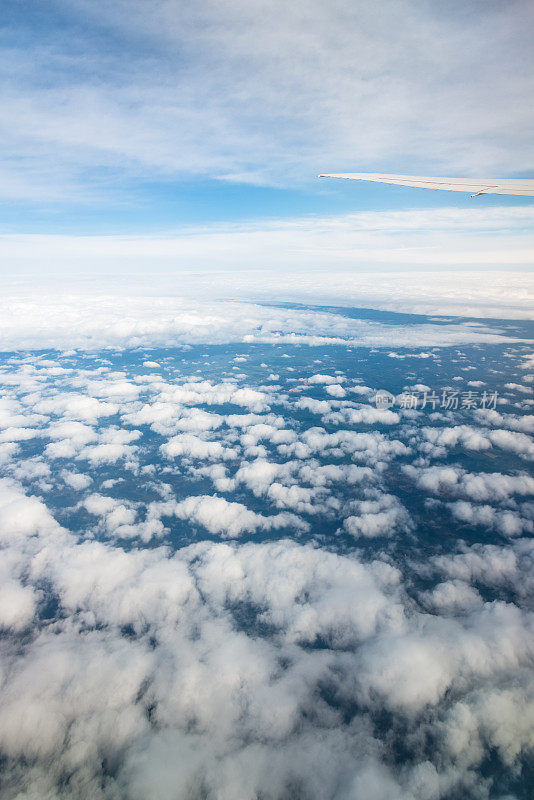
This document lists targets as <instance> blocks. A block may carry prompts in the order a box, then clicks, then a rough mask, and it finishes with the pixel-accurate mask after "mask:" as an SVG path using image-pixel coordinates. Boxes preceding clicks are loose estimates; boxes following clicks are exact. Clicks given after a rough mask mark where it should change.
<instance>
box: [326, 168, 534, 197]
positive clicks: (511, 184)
mask: <svg viewBox="0 0 534 800" xmlns="http://www.w3.org/2000/svg"><path fill="white" fill-rule="evenodd" d="M318 177H319V178H350V179H352V180H357V181H376V182H377V183H393V184H395V185H396V186H413V187H415V188H418V189H445V190H446V191H449V192H470V193H471V195H472V196H473V197H476V196H477V195H479V194H516V195H524V196H525V197H534V179H532V178H487V179H485V180H480V179H473V178H427V177H422V176H417V175H381V174H379V173H376V172H338V173H334V174H332V175H318Z"/></svg>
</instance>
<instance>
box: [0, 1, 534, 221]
mask: <svg viewBox="0 0 534 800" xmlns="http://www.w3.org/2000/svg"><path fill="white" fill-rule="evenodd" d="M532 16H533V12H532V4H530V3H527V2H509V3H506V5H503V4H500V3H482V2H471V3H457V2H452V3H447V4H446V6H443V5H441V4H436V3H429V2H417V3H416V2H413V1H412V0H401V2H391V1H386V2H382V3H380V5H379V6H378V5H376V4H374V3H368V2H355V3H354V2H347V0H336V2H334V3H331V2H330V3H328V4H327V3H325V2H322V1H321V2H318V1H317V0H307V2H303V3H300V4H299V5H298V8H294V7H290V6H288V4H287V3H285V2H278V0H275V2H271V3H264V2H260V0H252V2H247V3H244V2H242V0H233V1H231V2H227V3H222V4H221V3H217V2H203V3H195V2H189V1H187V2H179V3H177V2H174V0H172V1H171V0H161V1H160V2H153V3H148V4H147V3H146V2H137V1H136V0H118V1H117V2H113V3H111V4H110V3H104V2H85V1H84V0H74V2H68V3H67V2H60V1H56V2H49V3H47V4H46V6H45V5H44V4H42V3H38V2H26V3H19V2H9V0H8V2H6V3H5V4H3V29H2V34H1V40H2V55H1V64H2V71H3V75H4V77H3V79H2V81H3V95H4V102H3V105H2V111H1V114H2V117H3V125H2V127H3V131H4V134H3V136H4V143H3V147H2V152H3V156H2V162H1V164H0V171H1V172H0V176H1V183H0V191H1V200H2V205H1V213H2V222H1V230H2V232H3V233H8V234H13V233H21V234H29V233H58V234H70V235H72V234H74V235H84V234H108V235H109V234H121V233H136V234H142V233H154V232H157V231H168V230H175V229H179V228H181V227H183V226H188V225H199V224H202V225H204V224H210V223H214V222H216V223H220V222H237V221H243V220H246V221H251V220H255V219H257V220H265V219H293V218H300V217H302V216H306V215H323V216H324V215H327V214H329V215H338V214H345V213H347V212H353V211H361V210H366V209H373V210H391V209H410V208H413V207H417V208H434V207H439V208H442V207H446V206H448V205H455V206H460V207H464V206H466V207H468V208H471V207H472V206H473V203H474V202H476V205H477V208H480V207H481V208H488V207H490V206H494V205H498V206H510V205H517V204H519V205H521V204H525V202H526V203H528V200H527V201H524V200H521V199H513V198H478V199H477V200H476V201H472V200H471V199H470V198H468V197H464V196H462V195H454V196H453V197H452V198H451V196H450V195H449V194H448V193H444V194H443V195H441V194H440V195H437V194H434V193H431V192H429V193H422V192H421V193H420V192H414V191H413V190H408V189H402V188H395V187H384V186H372V185H359V184H352V183H350V184H347V183H344V182H336V183H335V184H333V183H330V184H329V185H326V183H324V182H320V181H318V180H317V179H316V177H315V176H316V175H317V173H319V172H321V171H346V170H367V171H393V172H404V173H415V174H417V173H423V174H450V175H462V174H465V175H472V176H478V175H494V176H510V177H512V176H516V175H518V176H520V175H521V176H527V175H532V174H534V172H533V170H534V154H533V149H532V144H531V143H532V128H533V121H534V115H533V112H532V110H531V108H530V107H529V103H528V98H529V97H532V89H533V86H532V83H533V79H532V75H533V70H532V61H533V60H534V54H533V52H532V47H531V41H530V31H531V29H532V22H533V21H534V20H533V19H532Z"/></svg>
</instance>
